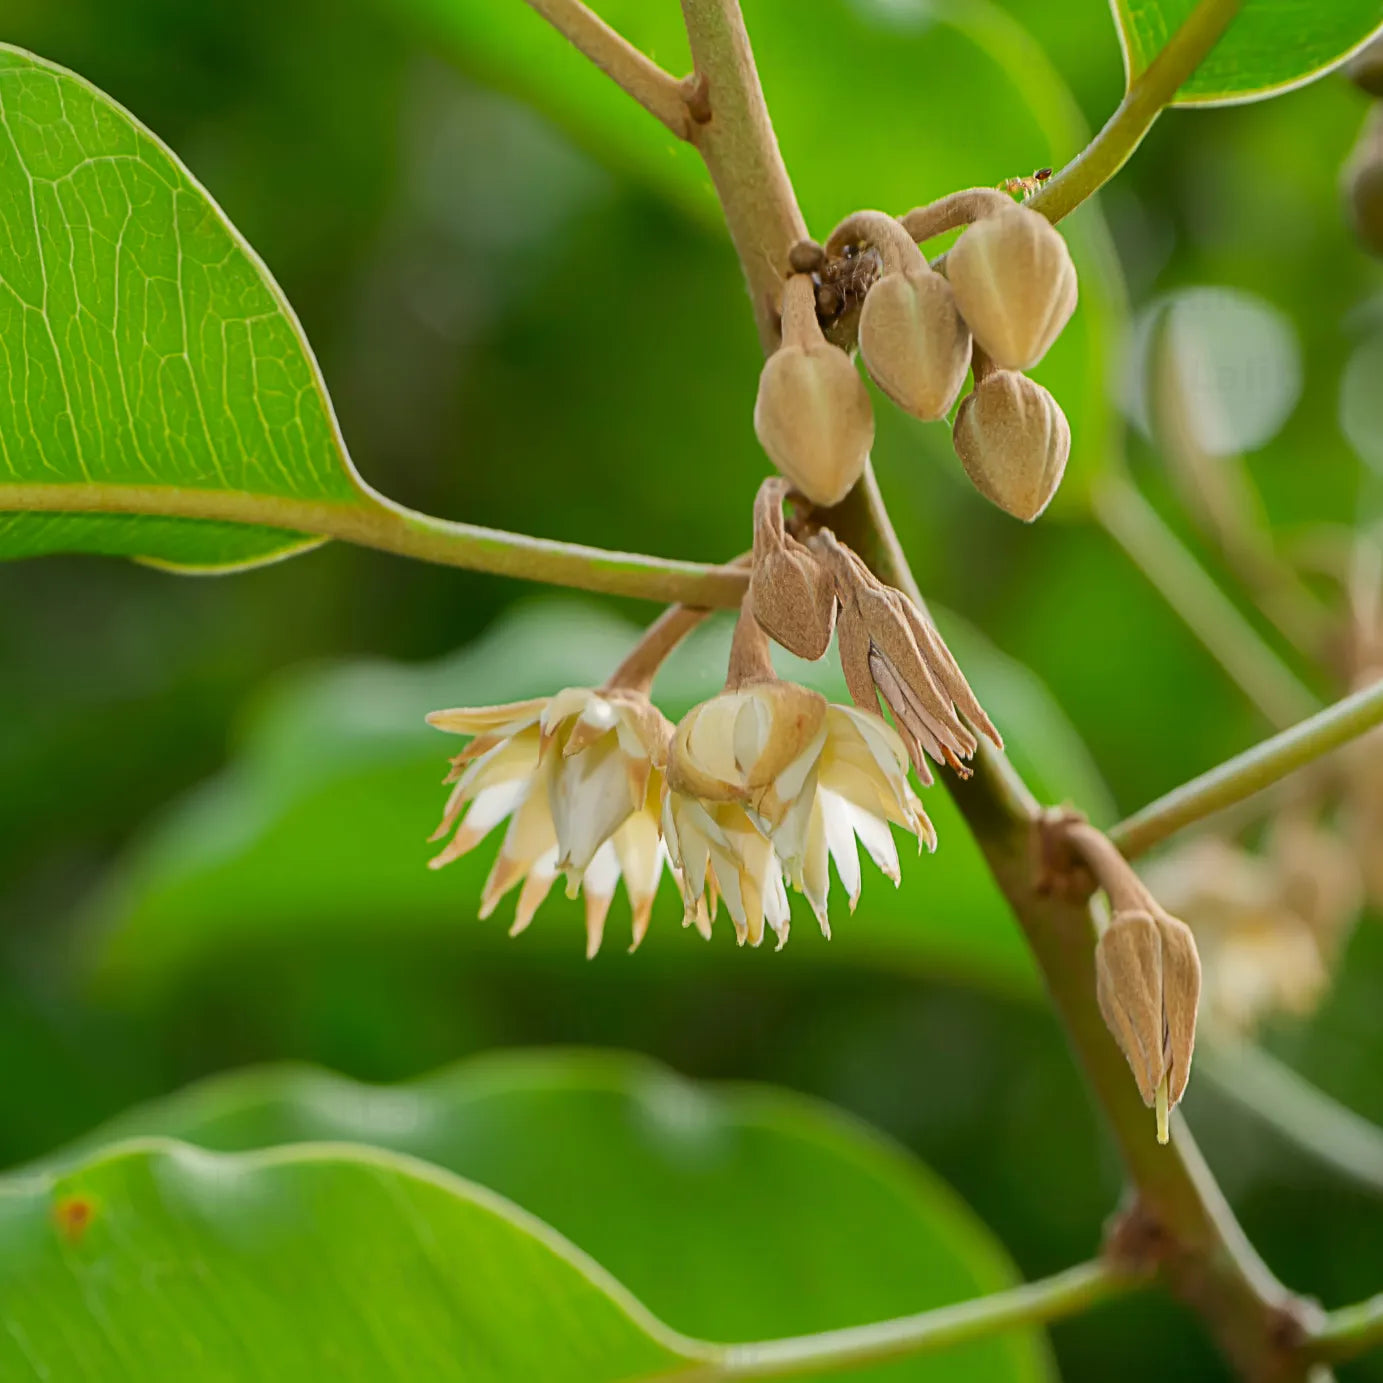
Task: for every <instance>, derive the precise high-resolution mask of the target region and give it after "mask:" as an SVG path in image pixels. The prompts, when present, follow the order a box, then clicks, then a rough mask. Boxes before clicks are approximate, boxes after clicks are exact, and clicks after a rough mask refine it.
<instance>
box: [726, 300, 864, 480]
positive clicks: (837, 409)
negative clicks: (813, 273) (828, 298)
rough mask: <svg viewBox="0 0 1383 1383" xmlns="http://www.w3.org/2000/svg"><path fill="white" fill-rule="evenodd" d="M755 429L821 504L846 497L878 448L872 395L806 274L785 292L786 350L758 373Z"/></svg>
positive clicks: (788, 473)
mask: <svg viewBox="0 0 1383 1383" xmlns="http://www.w3.org/2000/svg"><path fill="white" fill-rule="evenodd" d="M754 431H755V432H757V433H758V434H759V441H760V442H761V443H762V445H763V449H764V450H765V451H766V452H767V453H768V454H769V456H770V457H772V459H773V464H774V465H775V466H777V467H778V469H779V470H780V471H781V472H782V473H783V474H784V475H785V476H787V478H788V479H789V480H790V481H792V483H793V486H794V487H795V488H796V489H798V490H800V491H801V492H802V493H803V494H804V495H806V497H807V498H808V499H809V500H811V502H812V503H813V504H819V505H822V506H829V505H832V504H839V503H840V501H841V500H843V499H844V498H845V496H846V495H847V494H848V493H849V492H850V488H851V486H853V485H854V483H855V481H857V480H858V479H859V478H860V474H861V472H863V470H864V463H865V462H866V461H867V460H868V459H869V448H870V447H871V446H873V445H874V410H873V409H872V408H871V407H870V404H869V391H868V390H867V389H866V388H865V387H864V380H862V379H861V378H860V374H859V371H858V370H856V369H855V367H854V365H853V364H851V362H850V357H849V356H848V355H846V354H845V352H844V351H843V350H841V349H840V347H839V346H833V345H831V344H830V343H829V342H828V341H827V340H826V338H825V336H823V335H822V332H821V327H820V325H819V324H818V322H817V319H816V288H815V285H814V284H813V283H812V280H811V278H810V277H809V276H808V275H806V274H797V275H795V276H794V277H792V278H790V279H789V280H788V281H787V284H786V285H785V286H784V289H783V344H782V345H781V346H779V347H778V349H777V350H776V351H774V352H773V354H772V355H771V356H769V358H768V360H767V361H766V362H765V364H764V368H763V372H762V373H761V374H760V375H759V396H758V398H757V399H756V400H755V402H754Z"/></svg>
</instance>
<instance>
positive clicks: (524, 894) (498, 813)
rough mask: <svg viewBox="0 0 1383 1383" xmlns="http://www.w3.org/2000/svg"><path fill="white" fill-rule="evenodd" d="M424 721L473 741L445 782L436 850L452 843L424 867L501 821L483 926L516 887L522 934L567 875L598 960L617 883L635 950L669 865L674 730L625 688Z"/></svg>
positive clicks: (439, 863)
mask: <svg viewBox="0 0 1383 1383" xmlns="http://www.w3.org/2000/svg"><path fill="white" fill-rule="evenodd" d="M427 719H428V722H429V724H431V725H435V726H436V727H437V728H438V729H441V730H447V731H450V732H452V733H454V734H462V735H471V736H473V737H474V738H473V739H472V740H471V742H470V744H468V745H467V746H466V747H465V749H463V750H462V751H461V753H460V754H458V755H457V756H456V757H455V758H454V759H453V760H452V770H451V772H450V774H449V775H448V776H447V779H446V781H447V782H448V783H452V784H454V785H455V786H454V788H453V790H452V793H451V796H450V798H449V799H448V801H447V805H446V809H445V811H444V813H443V817H442V822H441V825H440V826H439V827H438V828H437V830H436V832H434V834H433V837H432V838H433V840H440V839H442V838H443V837H445V836H446V835H447V834H448V833H449V832H451V833H452V835H451V839H450V840H449V841H448V842H447V844H446V845H445V846H444V848H443V849H442V851H441V852H440V853H439V854H438V855H437V856H436V858H435V859H433V860H432V861H431V867H432V868H434V869H440V868H442V867H443V866H444V865H447V864H449V863H451V861H452V860H455V859H459V858H460V857H461V856H462V855H465V854H467V853H468V852H469V851H471V850H473V849H474V848H475V847H476V846H477V845H479V844H480V842H481V841H482V840H484V839H485V837H486V836H487V835H489V833H490V832H491V831H492V830H493V829H494V828H495V827H496V826H498V825H499V824H500V823H501V822H504V821H507V822H508V826H507V828H506V830H505V833H504V840H503V842H502V844H501V846H500V852H499V855H498V857H497V858H496V860H495V864H494V867H493V868H492V869H491V871H490V875H489V877H488V878H487V879H486V881H485V887H484V890H483V892H482V895H481V902H480V916H481V917H482V918H484V917H488V916H489V915H490V914H491V913H492V912H493V911H494V910H495V908H496V906H497V905H498V904H499V901H500V899H501V898H503V897H504V895H505V894H506V893H508V892H509V891H510V890H511V889H513V888H514V887H516V886H517V885H519V884H522V888H521V890H520V893H519V900H518V906H517V908H516V910H515V915H514V924H513V926H512V928H511V929H510V932H511V935H515V934H517V933H519V932H521V931H523V930H524V928H525V927H527V926H528V924H529V923H530V922H531V921H532V919H533V914H534V913H535V912H536V911H537V909H538V907H539V905H540V904H541V903H542V901H543V899H544V898H546V897H547V895H548V892H549V891H550V889H551V888H552V885H553V882H554V881H555V880H556V878H557V876H558V875H559V874H562V873H565V874H566V876H567V891H568V895H569V896H572V897H574V896H575V895H576V893H577V892H578V891H582V892H584V895H585V900H586V935H587V943H586V945H587V954H588V955H592V956H593V955H595V953H596V951H597V950H599V948H600V942H601V937H602V935H603V932H604V927H605V918H606V915H607V913H608V912H609V909H610V902H611V899H612V898H613V897H614V892H615V888H616V885H617V884H618V883H619V881H620V879H621V878H623V880H624V887H625V892H626V893H627V894H628V895H629V901H630V906H631V908H632V910H633V940H634V945H635V946H637V945H638V943H639V942H640V941H641V940H642V938H643V935H644V933H645V931H646V930H647V927H648V920H649V916H650V914H651V912H652V908H653V897H654V894H655V893H656V892H657V887H658V881H659V878H660V877H661V874H662V870H663V865H664V862H665V859H666V854H665V852H664V850H663V848H662V845H661V842H660V838H659V831H658V816H659V809H660V801H661V796H662V768H663V765H664V764H665V762H666V752H667V739H668V735H669V734H670V733H671V728H672V727H671V726H670V724H669V723H668V722H667V720H666V719H665V718H664V717H663V716H662V715H661V714H660V713H659V712H658V710H657V709H656V708H655V707H654V706H653V705H652V704H651V703H650V702H649V701H648V698H647V697H646V696H644V695H643V694H642V693H640V692H637V691H631V690H628V689H626V688H604V689H602V690H600V691H592V690H590V689H587V688H584V687H569V688H567V689H566V690H564V691H561V692H558V693H557V695H556V696H552V697H536V698H533V699H531V700H527V701H516V702H511V703H509V704H507V705H501V706H481V707H474V708H458V709H454V710H446V711H434V712H432V714H431V715H429V716H428V718H427ZM463 812H464V813H465V814H464V816H463V815H462V813H463Z"/></svg>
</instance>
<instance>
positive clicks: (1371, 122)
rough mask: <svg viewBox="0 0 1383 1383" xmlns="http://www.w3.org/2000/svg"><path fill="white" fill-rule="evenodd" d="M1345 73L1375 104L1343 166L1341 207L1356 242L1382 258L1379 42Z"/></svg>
mask: <svg viewBox="0 0 1383 1383" xmlns="http://www.w3.org/2000/svg"><path fill="white" fill-rule="evenodd" d="M1347 70H1348V72H1349V75H1350V76H1351V77H1352V78H1353V79H1354V82H1355V84H1356V85H1358V86H1359V87H1360V88H1361V89H1362V90H1364V91H1366V92H1368V94H1369V95H1370V96H1372V97H1373V98H1374V102H1375V104H1374V106H1373V108H1372V109H1371V110H1370V111H1369V114H1368V117H1367V118H1366V119H1365V121H1364V128H1363V130H1362V131H1361V132H1360V134H1359V140H1358V143H1356V144H1355V146H1354V151H1353V152H1352V153H1351V154H1350V156H1349V159H1348V160H1347V162H1346V163H1345V167H1344V176H1343V182H1344V194H1345V204H1346V206H1347V208H1348V210H1349V217H1350V221H1351V222H1352V223H1353V226H1354V233H1355V234H1356V235H1357V236H1358V237H1359V243H1360V244H1361V245H1363V247H1364V248H1365V249H1366V250H1368V251H1369V252H1370V253H1371V254H1376V255H1383V39H1375V40H1374V41H1373V42H1372V43H1370V44H1369V45H1368V47H1367V48H1364V49H1363V50H1362V51H1361V52H1359V53H1358V54H1356V55H1355V57H1354V58H1353V59H1352V60H1351V62H1350V64H1349V67H1348V69H1347Z"/></svg>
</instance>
